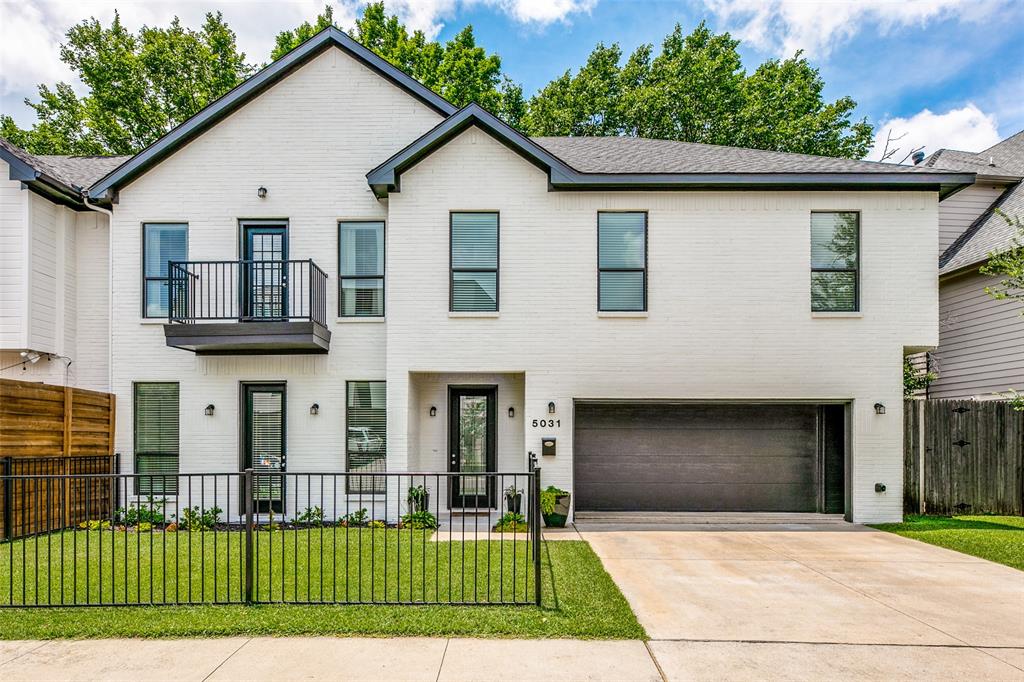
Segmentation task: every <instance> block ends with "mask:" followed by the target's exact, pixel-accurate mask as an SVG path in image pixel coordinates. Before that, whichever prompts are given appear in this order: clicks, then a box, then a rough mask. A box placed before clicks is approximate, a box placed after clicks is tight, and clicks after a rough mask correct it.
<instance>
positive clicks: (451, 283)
mask: <svg viewBox="0 0 1024 682" xmlns="http://www.w3.org/2000/svg"><path fill="white" fill-rule="evenodd" d="M457 213H475V214H487V215H491V214H493V215H494V232H495V249H494V267H493V268H454V267H453V266H452V260H453V258H452V257H453V255H454V254H453V253H452V247H453V246H454V239H453V235H452V232H453V228H454V224H453V218H454V216H455V214H457ZM456 272H493V273H494V310H456V309H455V273H456ZM448 312H450V313H498V312H501V211H497V210H490V209H472V210H468V211H448Z"/></svg>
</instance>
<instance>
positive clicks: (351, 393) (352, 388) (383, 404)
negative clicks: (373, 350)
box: [345, 381, 388, 493]
mask: <svg viewBox="0 0 1024 682" xmlns="http://www.w3.org/2000/svg"><path fill="white" fill-rule="evenodd" d="M345 394H346V395H345V431H346V436H345V471H348V472H349V473H353V474H363V473H373V472H377V471H387V450H388V448H387V423H388V410H387V384H386V383H385V382H383V381H347V382H345ZM347 478H348V492H350V493H383V492H385V486H386V483H385V478H384V477H383V476H349V477H347Z"/></svg>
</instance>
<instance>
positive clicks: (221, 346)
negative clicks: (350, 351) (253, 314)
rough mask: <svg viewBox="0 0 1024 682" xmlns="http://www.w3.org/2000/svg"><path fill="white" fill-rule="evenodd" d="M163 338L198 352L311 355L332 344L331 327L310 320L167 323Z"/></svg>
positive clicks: (325, 351) (202, 353) (172, 344)
mask: <svg viewBox="0 0 1024 682" xmlns="http://www.w3.org/2000/svg"><path fill="white" fill-rule="evenodd" d="M164 338H165V340H166V343H167V345H168V346H170V347H172V348H181V349H182V350H190V351H192V352H193V353H195V354H196V355H294V354H307V355H308V354H323V353H327V352H328V351H329V350H330V346H331V332H330V330H329V329H327V328H326V327H325V326H323V325H322V324H319V323H317V322H310V321H296V322H290V321H289V322H285V321H280V322H210V323H201V324H184V323H171V324H165V325H164Z"/></svg>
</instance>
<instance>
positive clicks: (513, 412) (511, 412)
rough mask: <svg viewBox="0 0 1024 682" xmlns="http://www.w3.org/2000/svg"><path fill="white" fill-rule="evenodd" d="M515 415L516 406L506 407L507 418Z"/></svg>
mask: <svg viewBox="0 0 1024 682" xmlns="http://www.w3.org/2000/svg"><path fill="white" fill-rule="evenodd" d="M515 416H516V408H514V407H510V408H508V418H509V419H513V418H514V417H515Z"/></svg>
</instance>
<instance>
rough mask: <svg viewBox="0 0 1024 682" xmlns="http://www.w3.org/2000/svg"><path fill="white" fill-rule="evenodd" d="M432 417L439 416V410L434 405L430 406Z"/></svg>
mask: <svg viewBox="0 0 1024 682" xmlns="http://www.w3.org/2000/svg"><path fill="white" fill-rule="evenodd" d="M430 416H431V417H436V416H437V408H436V407H434V406H433V405H431V406H430Z"/></svg>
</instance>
